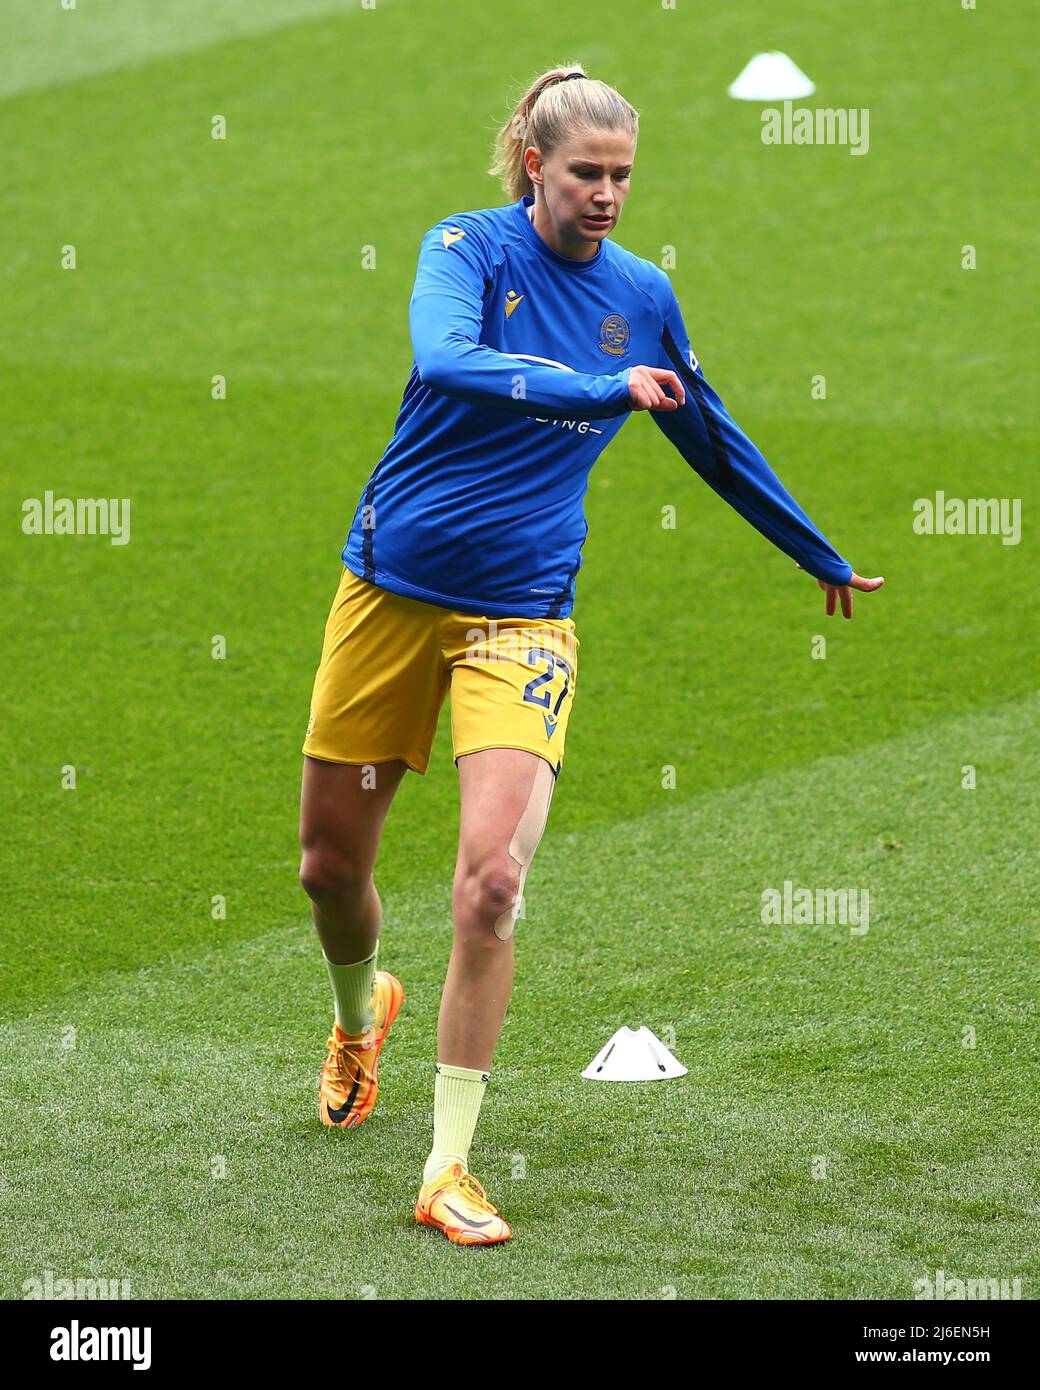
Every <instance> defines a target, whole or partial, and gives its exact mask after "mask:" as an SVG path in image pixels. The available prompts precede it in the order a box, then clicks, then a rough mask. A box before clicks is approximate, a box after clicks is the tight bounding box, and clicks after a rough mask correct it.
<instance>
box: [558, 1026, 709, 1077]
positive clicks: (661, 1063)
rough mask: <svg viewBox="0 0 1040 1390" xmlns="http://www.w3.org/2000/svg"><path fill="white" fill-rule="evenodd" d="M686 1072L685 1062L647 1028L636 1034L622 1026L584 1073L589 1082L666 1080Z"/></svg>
mask: <svg viewBox="0 0 1040 1390" xmlns="http://www.w3.org/2000/svg"><path fill="white" fill-rule="evenodd" d="M685 1075H686V1068H685V1067H684V1066H683V1065H682V1063H681V1062H677V1061H676V1060H675V1058H674V1057H673V1056H672V1054H671V1053H670V1052H669V1051H668V1049H667V1048H666V1047H665V1045H664V1043H663V1042H662V1041H661V1039H660V1038H659V1037H657V1036H656V1035H655V1034H653V1033H651V1031H650V1029H649V1028H646V1027H643V1028H640V1029H639V1031H638V1032H635V1033H633V1031H632V1029H631V1028H619V1029H618V1030H617V1032H616V1033H615V1034H614V1036H613V1037H612V1038H611V1040H610V1042H608V1043H607V1044H606V1046H605V1047H604V1048H603V1049H602V1050H601V1051H600V1052H598V1053H597V1054H596V1056H595V1057H593V1059H592V1061H591V1062H590V1063H589V1065H588V1066H587V1067H586V1068H585V1070H584V1071H583V1072H582V1076H584V1077H585V1078H586V1080H588V1081H664V1080H666V1079H667V1078H668V1077H670V1076H685Z"/></svg>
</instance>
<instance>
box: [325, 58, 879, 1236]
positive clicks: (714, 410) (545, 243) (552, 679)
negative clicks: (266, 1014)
mask: <svg viewBox="0 0 1040 1390" xmlns="http://www.w3.org/2000/svg"><path fill="white" fill-rule="evenodd" d="M575 69H576V70H575ZM638 119H639V118H638V115H637V113H636V111H635V110H634V109H633V108H632V107H631V106H630V105H629V103H628V102H627V101H625V99H624V98H623V97H622V96H620V95H619V93H618V92H616V91H615V90H614V89H613V88H612V87H609V86H607V85H606V84H605V83H603V82H599V81H596V80H595V79H593V78H590V77H588V76H586V74H585V73H584V71H582V70H581V69H580V68H578V67H577V65H567V66H565V67H562V68H553V69H552V70H550V71H549V72H546V73H544V74H543V75H542V76H541V77H539V78H538V79H537V80H536V81H535V82H534V83H533V84H532V85H531V87H530V88H529V90H528V91H527V92H526V93H525V95H524V96H523V98H522V99H521V101H520V102H519V104H518V105H517V107H516V109H515V111H514V113H513V115H512V116H511V118H510V119H509V121H508V122H507V124H506V125H505V126H504V127H503V129H502V130H501V131H500V132H499V134H498V137H497V140H496V147H495V158H494V161H493V163H492V165H491V170H490V172H491V173H492V174H495V175H500V176H502V180H503V186H504V188H505V190H506V192H507V194H508V195H509V196H510V198H511V199H513V200H514V201H512V202H511V203H509V204H507V205H506V206H503V207H494V208H486V209H483V210H482V211H477V212H460V213H454V214H452V215H451V216H450V217H446V218H444V219H443V221H441V222H438V223H437V224H436V226H434V227H431V228H430V230H429V231H428V232H427V233H426V235H425V236H424V237H423V240H422V245H421V247H420V250H419V262H418V269H417V272H416V277H415V285H414V288H413V292H412V297H411V304H410V327H411V337H412V344H413V347H414V350H415V362H414V365H413V367H412V371H411V375H410V377H409V379H408V384H407V386H406V387H405V392H404V397H403V400H402V402H401V408H400V412H399V414H398V418H397V423H396V426H395V429H394V435H393V438H392V439H391V440H390V443H389V444H388V445H387V446H386V449H385V451H384V453H383V456H382V458H381V459H380V460H379V462H378V463H377V464H376V466H375V468H374V469H373V471H372V474H371V476H370V477H369V479H368V482H367V483H366V485H365V488H364V491H363V493H362V495H361V498H360V501H359V502H358V506H357V510H356V512H355V515H354V519H353V523H352V525H351V528H350V534H349V536H348V538H347V542H346V545H345V547H344V550H343V562H344V567H343V572H342V576H341V579H340V584H339V590H338V593H337V595H336V598H335V600H334V602H333V605H332V611H331V613H330V615H329V619H328V624H327V627H326V629H325V640H324V645H323V649H322V654H321V662H320V665H319V668H318V673H317V676H316V678H315V683H314V695H313V701H312V705H311V717H310V725H309V727H308V730H307V738H306V742H305V743H304V747H303V751H304V754H305V755H306V756H305V761H304V772H303V795H302V806H301V825H300V838H301V843H302V846H303V861H302V865H301V870H300V876H301V879H302V882H303V885H304V887H305V888H306V890H307V893H308V894H309V895H310V897H311V899H312V904H313V912H314V921H315V925H316V927H317V931H318V936H319V938H320V941H321V945H322V948H323V954H324V957H325V960H326V962H327V965H328V971H329V975H330V976H331V979H332V989H333V996H334V1000H335V1012H336V1018H335V1023H334V1025H333V1029H332V1035H331V1036H330V1038H329V1040H328V1044H327V1048H328V1055H327V1057H326V1060H325V1064H324V1067H323V1070H322V1076H321V1082H320V1087H319V1112H320V1115H321V1119H322V1121H323V1123H324V1124H326V1125H338V1126H341V1127H343V1128H350V1127H352V1126H355V1125H359V1124H361V1123H362V1122H363V1121H364V1120H365V1119H367V1118H368V1116H369V1115H370V1114H371V1113H372V1109H373V1107H374V1105H375V1102H376V1095H377V1091H378V1080H377V1064H378V1059H379V1053H380V1050H381V1048H382V1046H383V1042H384V1040H385V1038H386V1035H387V1031H388V1029H389V1028H390V1025H391V1024H392V1023H393V1021H394V1019H395V1017H396V1016H397V1012H398V1010H399V1009H400V1007H401V1002H402V1000H403V998H404V992H403V990H402V988H401V985H400V982H399V981H398V980H397V979H395V978H394V976H393V975H391V974H389V973H388V972H387V971H383V970H377V969H376V954H377V949H378V937H379V930H380V924H381V918H382V910H381V905H380V900H379V895H378V893H377V892H376V888H375V883H374V881H373V877H372V870H373V866H374V864H375V859H376V851H377V848H378V844H379V838H380V834H381V831H382V826H383V821H384V818H385V816H386V813H387V808H388V807H389V805H390V802H391V800H392V798H393V795H394V792H395V791H396V789H397V787H398V785H399V784H400V781H401V778H402V777H403V775H404V772H405V770H406V769H407V768H412V769H413V770H414V771H416V772H420V773H424V772H425V771H426V767H427V764H428V762H429V757H430V747H431V743H432V741H433V736H434V732H435V729H436V725H437V717H438V712H439V710H440V707H441V705H442V703H443V701H444V698H445V695H446V693H447V692H448V690H449V689H450V691H451V730H452V744H453V751H454V756H455V762H456V765H457V767H458V774H459V788H460V796H461V822H460V833H459V850H458V860H457V864H456V868H455V881H454V887H453V896H452V915H453V920H454V939H453V944H452V950H451V958H450V962H449V965H448V972H447V979H446V981H445V985H444V994H443V997H442V1000H441V1009H440V1020H439V1024H438V1031H437V1060H436V1080H435V1086H434V1117H433V1146H432V1149H431V1152H430V1154H429V1157H428V1159H427V1161H426V1166H425V1169H424V1171H423V1175H422V1183H421V1186H420V1190H419V1196H418V1200H417V1203H416V1207H415V1216H416V1219H417V1220H418V1221H420V1222H422V1223H424V1224H426V1225H428V1226H432V1227H435V1228H436V1229H437V1230H440V1231H443V1233H444V1234H445V1235H446V1236H447V1237H448V1239H449V1240H452V1241H454V1242H456V1243H457V1244H460V1245H477V1244H480V1245H487V1244H492V1243H495V1242H498V1241H503V1240H507V1239H508V1238H509V1235H510V1229H509V1226H508V1225H507V1223H506V1222H505V1221H504V1220H503V1218H502V1217H501V1216H500V1215H499V1214H498V1212H497V1210H496V1208H495V1207H494V1206H492V1205H491V1203H490V1202H489V1201H488V1199H487V1196H486V1194H485V1191H484V1188H483V1187H482V1186H481V1184H480V1183H479V1182H478V1181H477V1179H476V1178H475V1177H473V1176H472V1175H471V1174H470V1172H469V1149H470V1144H471V1141H472V1138H473V1133H474V1129H475V1126H476V1122H477V1115H478V1112H479V1110H480V1104H481V1101H482V1099H483V1096H484V1090H485V1087H486V1086H487V1083H488V1078H489V1071H490V1067H491V1058H492V1054H493V1052H494V1048H495V1043H496V1041H497V1039H498V1034H499V1030H500V1028H501V1026H502V1020H503V1017H504V1015H505V1011H506V1006H507V1004H508V1001H509V995H510V990H511V987H512V980H513V940H512V934H513V927H514V923H515V921H516V918H517V916H518V915H519V914H520V912H521V911H522V897H521V895H522V892H523V886H524V878H525V875H526V873H527V871H528V868H529V867H530V863H531V859H532V857H533V855H534V852H535V848H536V846H537V844H538V842H539V839H540V838H541V835H542V832H543V830H544V827H545V823H546V818H547V816H548V811H549V803H550V800H551V797H552V793H553V788H554V786H555V782H556V778H557V777H558V775H559V772H560V768H561V765H562V762H563V754H564V742H565V739H566V734H567V720H568V717H569V715H570V708H571V703H572V701H573V699H574V692H575V688H576V682H577V674H578V661H577V649H578V639H577V637H576V636H575V633H574V623H573V620H572V619H571V617H570V616H569V615H570V613H571V610H572V607H573V603H574V584H575V577H576V575H577V572H578V569H579V567H580V565H581V548H582V545H583V543H584V540H585V536H586V533H587V529H588V528H587V526H586V523H585V520H584V513H583V497H584V494H585V491H586V488H587V481H588V475H589V471H590V469H591V468H592V465H593V464H594V463H595V461H596V459H597V458H598V457H599V455H600V454H601V453H602V452H603V450H604V448H606V446H607V444H609V442H610V440H611V439H613V437H614V436H615V435H616V434H617V432H618V430H619V429H620V428H621V426H622V425H623V424H624V422H625V420H627V419H628V417H629V415H630V414H631V412H632V411H638V410H649V411H651V412H652V414H653V419H654V421H655V422H656V423H657V425H659V427H660V428H661V430H662V432H663V433H664V434H665V435H666V437H667V438H668V439H669V440H670V441H671V443H672V444H673V445H674V446H675V447H676V449H678V451H679V452H680V454H681V455H682V456H683V458H684V459H685V460H686V461H687V463H689V464H690V466H691V467H692V468H693V469H694V470H695V471H696V472H697V473H698V474H699V475H700V476H701V477H702V478H703V479H704V481H705V482H706V483H707V484H708V485H709V487H711V488H712V489H713V490H714V491H715V492H717V493H718V494H719V495H720V496H721V497H723V498H724V499H725V500H726V501H727V502H728V503H729V504H730V506H732V507H735V508H736V510H737V511H738V512H740V514H741V515H742V516H744V517H745V518H746V519H747V520H748V521H750V522H751V524H752V525H753V526H755V527H756V528H757V529H758V530H759V531H761V532H762V534H763V535H765V536H767V537H768V538H769V540H771V541H772V542H773V543H774V544H775V545H776V546H778V547H779V548H780V549H781V550H783V551H784V552H786V554H787V555H789V556H791V557H792V558H793V559H795V560H796V561H797V562H798V564H799V565H800V566H801V567H802V568H803V569H805V570H807V571H808V572H809V573H810V574H812V575H814V576H815V577H816V578H817V580H818V581H819V583H820V586H821V588H823V589H824V590H825V591H826V596H827V597H826V609H827V612H828V613H829V614H830V613H834V611H835V608H836V605H837V602H838V601H839V600H840V602H841V606H842V612H843V613H844V615H845V617H847V618H849V617H851V616H852V590H853V589H861V590H867V591H869V590H872V589H876V588H878V587H879V586H880V585H881V584H882V583H883V582H884V581H883V580H882V579H861V578H859V576H858V575H856V574H854V573H853V571H852V567H851V566H850V565H849V564H847V563H846V561H845V560H843V559H842V557H841V556H840V555H839V554H838V553H837V552H836V551H835V550H834V549H833V548H832V547H831V546H830V545H829V544H828V542H827V541H826V539H825V538H824V537H823V536H822V535H821V534H820V532H819V531H818V530H817V529H816V527H815V526H814V525H813V524H812V522H811V521H810V520H809V518H808V516H806V514H805V512H803V511H802V509H801V508H800V507H799V506H798V504H797V502H795V500H794V499H793V498H792V497H791V496H790V494H789V493H788V492H787V491H786V490H785V489H784V487H783V485H782V484H781V483H780V481H779V479H778V478H777V477H776V476H775V475H774V474H773V472H772V471H771V469H770V468H769V466H768V464H767V463H766V461H765V460H764V458H763V457H762V455H761V454H760V453H759V452H758V450H757V449H756V448H755V446H754V445H753V444H752V443H751V442H750V440H748V439H747V438H746V436H745V435H744V434H742V433H741V431H740V430H739V429H738V427H737V426H736V425H735V424H734V422H733V421H732V420H731V419H730V417H729V415H728V414H727V413H726V410H725V408H724V407H723V405H722V403H721V401H720V400H719V398H718V396H716V394H715V392H714V391H713V390H712V389H711V387H710V386H709V385H708V383H707V382H706V381H705V379H704V376H703V374H702V372H701V369H700V367H699V366H698V363H697V359H696V357H695V356H694V354H693V351H692V349H691V347H690V343H689V339H688V338H687V335H686V328H685V325H684V323H683V318H682V314H681V313H680V310H679V305H678V303H677V301H676V298H675V294H674V292H673V290H672V286H671V283H670V281H669V279H668V277H667V275H666V274H665V273H664V272H663V271H662V270H660V269H659V268H658V267H657V266H655V265H653V264H652V263H651V262H650V261H646V260H642V259H640V258H639V257H638V256H634V255H632V254H631V253H630V252H628V251H624V250H622V249H621V248H620V247H619V246H618V245H617V244H616V243H615V242H613V241H612V240H610V235H611V233H612V232H613V230H614V228H615V227H616V226H617V223H618V220H619V218H620V216H621V209H622V207H623V205H624V202H625V199H626V197H627V195H628V186H629V175H630V174H631V171H632V163H633V160H634V158H635V151H636V139H637V135H638Z"/></svg>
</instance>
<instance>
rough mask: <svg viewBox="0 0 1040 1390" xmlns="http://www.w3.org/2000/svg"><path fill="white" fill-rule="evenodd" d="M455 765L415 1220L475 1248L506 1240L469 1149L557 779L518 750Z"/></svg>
mask: <svg viewBox="0 0 1040 1390" xmlns="http://www.w3.org/2000/svg"><path fill="white" fill-rule="evenodd" d="M458 768H459V785H460V790H461V818H460V825H459V854H458V861H457V864H456V868H455V885H454V890H453V895H452V916H453V918H454V924H455V928H454V938H453V941H452V948H451V960H450V962H449V965H448V975H447V979H446V980H445V983H444V994H443V996H442V998H441V1012H440V1021H439V1024H438V1028H437V1059H438V1060H437V1070H436V1084H435V1088H434V1109H433V1148H432V1149H431V1150H430V1153H429V1156H428V1157H427V1159H426V1163H425V1165H424V1168H423V1187H422V1190H421V1192H420V1194H419V1201H418V1203H417V1205H416V1216H417V1218H418V1219H419V1220H420V1221H424V1222H426V1223H427V1224H428V1225H433V1226H437V1227H438V1229H440V1230H442V1231H443V1232H444V1233H445V1235H447V1236H448V1238H449V1239H450V1240H454V1241H456V1242H458V1243H459V1244H463V1245H477V1244H482V1243H487V1242H492V1241H501V1240H508V1239H509V1235H510V1229H509V1224H508V1223H507V1222H506V1221H504V1220H503V1219H502V1217H501V1216H499V1215H498V1212H497V1209H496V1208H495V1207H493V1206H492V1205H491V1204H490V1203H489V1202H488V1201H487V1199H486V1194H485V1192H484V1189H483V1188H482V1187H481V1186H480V1184H479V1183H478V1182H477V1181H476V1179H474V1178H473V1177H471V1176H469V1150H470V1145H471V1143H472V1142H473V1132H474V1130H475V1129H476V1125H477V1117H478V1115H479V1114H480V1106H481V1103H482V1101H483V1099H484V1091H485V1088H486V1087H487V1083H488V1081H489V1079H490V1076H489V1071H490V1067H491V1057H492V1054H493V1053H494V1050H495V1043H496V1042H497V1041H498V1034H499V1031H500V1030H501V1027H502V1020H503V1019H504V1017H505V1012H506V1007H507V1006H508V1004H509V995H510V993H511V991H512V987H513V924H514V921H515V919H516V914H517V912H518V911H519V910H520V906H521V903H522V893H523V885H524V879H525V877H526V873H527V867H528V865H529V864H530V862H531V859H532V858H533V856H534V851H535V849H536V848H537V845H538V841H539V840H540V839H541V836H542V831H543V830H544V829H545V822H546V819H547V817H548V814H549V803H550V801H551V800H552V793H553V787H554V785H555V781H556V778H555V774H554V771H553V768H552V765H551V764H550V763H548V762H547V761H546V760H545V759H544V758H541V757H539V756H538V754H536V753H529V752H526V751H525V750H523V749H518V748H487V749H483V750H481V751H480V752H476V753H466V754H463V755H461V756H460V757H459V758H458Z"/></svg>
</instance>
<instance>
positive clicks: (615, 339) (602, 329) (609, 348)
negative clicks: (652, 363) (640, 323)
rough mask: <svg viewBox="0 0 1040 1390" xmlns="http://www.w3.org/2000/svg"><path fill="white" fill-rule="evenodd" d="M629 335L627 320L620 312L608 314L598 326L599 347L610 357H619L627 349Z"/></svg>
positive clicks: (630, 334)
mask: <svg viewBox="0 0 1040 1390" xmlns="http://www.w3.org/2000/svg"><path fill="white" fill-rule="evenodd" d="M631 336H632V333H631V329H630V328H629V326H628V320H627V319H626V318H624V317H623V316H622V315H621V314H608V315H607V317H606V318H605V319H604V320H603V322H602V323H601V324H600V326H599V345H600V348H601V349H602V350H603V351H604V352H609V353H610V355H611V357H621V356H623V355H624V353H625V352H627V351H628V340H629V338H630V337H631Z"/></svg>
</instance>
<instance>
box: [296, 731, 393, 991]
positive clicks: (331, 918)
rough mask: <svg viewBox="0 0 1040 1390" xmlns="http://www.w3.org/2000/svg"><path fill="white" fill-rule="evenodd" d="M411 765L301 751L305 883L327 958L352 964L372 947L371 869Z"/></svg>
mask: <svg viewBox="0 0 1040 1390" xmlns="http://www.w3.org/2000/svg"><path fill="white" fill-rule="evenodd" d="M406 771H407V764H406V763H404V762H402V761H400V760H398V761H394V762H387V763H369V764H365V765H360V764H356V763H328V762H322V761H320V760H319V759H317V758H310V757H304V760H303V790H302V795H301V798H300V844H301V846H302V850H303V856H302V860H301V863H300V882H301V883H302V884H303V886H304V888H305V889H306V891H307V894H308V896H309V897H310V900H311V910H312V912H313V914H314V925H315V927H316V928H317V932H318V937H319V939H320V941H321V945H322V949H323V951H324V952H325V956H326V959H328V960H330V961H334V962H337V963H341V964H344V965H347V964H351V963H353V962H354V961H361V960H364V959H365V958H366V957H368V956H370V955H371V954H372V952H373V951H374V950H375V945H376V939H377V938H378V936H379V927H380V922H381V918H382V907H381V904H380V901H379V894H378V893H377V892H376V885H375V882H374V880H373V878H372V870H373V868H374V867H375V862H376V853H377V851H378V849H379V840H380V836H381V835H382V831H383V822H384V820H385V819H386V813H387V811H388V810H389V807H390V802H391V801H392V800H393V797H394V793H395V792H396V791H397V788H398V787H399V786H400V784H401V778H402V777H403V776H404V774H405V772H406Z"/></svg>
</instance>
